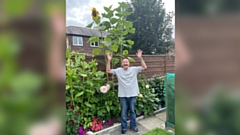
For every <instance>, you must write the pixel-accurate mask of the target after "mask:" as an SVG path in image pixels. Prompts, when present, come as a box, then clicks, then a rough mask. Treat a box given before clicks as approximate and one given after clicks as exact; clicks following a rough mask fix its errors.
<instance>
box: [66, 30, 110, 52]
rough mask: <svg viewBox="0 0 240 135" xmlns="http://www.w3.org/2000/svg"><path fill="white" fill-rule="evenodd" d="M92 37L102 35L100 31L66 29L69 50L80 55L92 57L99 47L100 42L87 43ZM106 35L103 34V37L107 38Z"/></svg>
mask: <svg viewBox="0 0 240 135" xmlns="http://www.w3.org/2000/svg"><path fill="white" fill-rule="evenodd" d="M92 35H97V36H99V37H101V33H100V31H98V30H95V29H90V28H83V27H76V26H68V27H67V28H66V37H67V48H70V50H71V51H78V52H79V53H85V54H89V55H91V54H92V50H93V49H94V48H95V47H98V45H99V42H95V43H87V41H88V39H89V38H90V37H91V36H92ZM106 35H107V33H106V32H103V33H102V37H105V36H106Z"/></svg>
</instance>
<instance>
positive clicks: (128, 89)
mask: <svg viewBox="0 0 240 135" xmlns="http://www.w3.org/2000/svg"><path fill="white" fill-rule="evenodd" d="M136 55H137V57H138V58H139V59H140V61H141V66H137V67H134V66H132V67H130V62H129V60H128V59H123V60H122V67H119V68H117V69H111V68H110V63H111V59H112V55H111V54H108V55H107V59H108V61H107V66H106V71H107V72H108V73H110V74H113V75H116V76H117V80H118V97H119V99H120V105H121V127H122V135H125V134H126V131H127V110H128V109H129V110H130V129H131V130H133V131H134V132H136V133H139V131H138V129H137V124H136V114H135V110H134V109H135V105H136V100H137V96H138V94H139V87H138V80H137V74H138V73H139V72H141V71H142V70H145V69H146V68H147V66H146V64H145V62H144V60H143V58H142V50H138V51H137V53H136Z"/></svg>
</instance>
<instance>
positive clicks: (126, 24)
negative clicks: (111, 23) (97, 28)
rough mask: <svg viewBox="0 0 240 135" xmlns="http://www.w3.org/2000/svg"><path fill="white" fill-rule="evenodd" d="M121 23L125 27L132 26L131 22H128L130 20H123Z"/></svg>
mask: <svg viewBox="0 0 240 135" xmlns="http://www.w3.org/2000/svg"><path fill="white" fill-rule="evenodd" d="M123 24H124V26H125V27H126V28H127V29H128V28H132V26H133V24H132V22H130V21H125V22H123Z"/></svg>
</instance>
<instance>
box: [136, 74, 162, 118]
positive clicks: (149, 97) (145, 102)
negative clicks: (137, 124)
mask: <svg viewBox="0 0 240 135" xmlns="http://www.w3.org/2000/svg"><path fill="white" fill-rule="evenodd" d="M138 80H139V84H138V85H139V89H140V93H141V94H142V96H143V97H138V99H137V104H136V114H137V115H140V112H143V113H144V115H149V114H152V113H153V112H154V111H155V110H157V109H158V103H159V102H160V100H159V99H158V98H157V94H155V90H154V89H153V88H150V87H149V88H147V87H146V85H149V83H148V80H147V78H146V77H145V76H143V75H141V74H139V75H138Z"/></svg>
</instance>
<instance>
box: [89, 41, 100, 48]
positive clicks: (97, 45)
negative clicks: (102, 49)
mask: <svg viewBox="0 0 240 135" xmlns="http://www.w3.org/2000/svg"><path fill="white" fill-rule="evenodd" d="M96 43H98V45H97V46H96ZM90 47H99V42H94V45H92V43H91V42H90Z"/></svg>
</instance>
